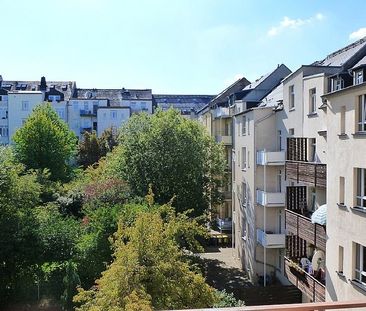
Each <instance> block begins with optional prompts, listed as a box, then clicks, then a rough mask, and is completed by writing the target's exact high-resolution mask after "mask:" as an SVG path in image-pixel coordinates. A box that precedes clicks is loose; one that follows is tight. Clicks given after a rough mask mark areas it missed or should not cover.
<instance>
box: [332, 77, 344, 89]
mask: <svg viewBox="0 0 366 311" xmlns="http://www.w3.org/2000/svg"><path fill="white" fill-rule="evenodd" d="M343 87H344V81H343V79H342V78H341V77H339V78H337V79H332V91H339V90H341V89H343Z"/></svg>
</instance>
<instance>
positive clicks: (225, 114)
mask: <svg viewBox="0 0 366 311" xmlns="http://www.w3.org/2000/svg"><path fill="white" fill-rule="evenodd" d="M212 115H213V117H214V118H215V119H218V118H230V110H229V107H217V108H216V109H214V110H213V113H212Z"/></svg>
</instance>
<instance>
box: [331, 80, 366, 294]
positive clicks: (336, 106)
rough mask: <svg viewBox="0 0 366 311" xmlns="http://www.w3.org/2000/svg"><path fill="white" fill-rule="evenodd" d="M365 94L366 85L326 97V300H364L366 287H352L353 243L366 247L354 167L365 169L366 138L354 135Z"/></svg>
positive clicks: (365, 223)
mask: <svg viewBox="0 0 366 311" xmlns="http://www.w3.org/2000/svg"><path fill="white" fill-rule="evenodd" d="M365 94H366V86H365V85H363V86H361V87H354V88H351V89H349V90H348V91H347V90H346V91H342V92H340V93H339V94H334V95H332V96H329V97H327V99H328V109H327V129H328V161H327V166H328V168H327V174H328V176H327V190H328V192H327V193H328V195H327V206H328V211H327V234H328V241H327V268H328V269H327V300H332V301H336V300H339V301H342V300H355V299H364V298H365V294H366V288H363V289H360V288H358V287H357V286H355V285H352V282H351V280H352V279H353V278H354V277H355V273H354V268H355V250H354V245H353V242H356V243H358V244H361V245H363V246H366V234H365V228H366V217H365V215H366V214H364V213H363V212H357V211H356V210H354V209H353V208H352V207H353V206H354V205H355V196H356V180H355V171H354V169H355V168H366V158H365V146H366V144H365V138H364V137H365V136H354V135H353V134H354V133H355V125H356V111H355V107H356V104H357V102H358V96H359V95H365ZM342 107H345V134H346V135H344V136H343V137H342V136H341V137H340V136H338V135H339V134H341V131H340V124H341V109H342ZM341 176H342V177H344V179H345V191H344V193H345V196H344V205H345V207H338V205H337V203H341V202H340V199H339V193H340V185H339V184H340V183H339V179H340V177H341ZM340 246H342V247H343V248H344V266H343V274H344V276H339V275H338V274H337V273H336V271H339V266H338V264H339V247H340ZM365 260H366V259H365Z"/></svg>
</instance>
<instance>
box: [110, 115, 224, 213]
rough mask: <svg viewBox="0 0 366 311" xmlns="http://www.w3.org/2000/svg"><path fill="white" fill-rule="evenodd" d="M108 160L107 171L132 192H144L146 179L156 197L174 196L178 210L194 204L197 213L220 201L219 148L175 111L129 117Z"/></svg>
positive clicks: (221, 167)
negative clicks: (123, 181)
mask: <svg viewBox="0 0 366 311" xmlns="http://www.w3.org/2000/svg"><path fill="white" fill-rule="evenodd" d="M108 161H109V163H110V165H109V166H110V167H109V172H110V173H111V174H117V175H119V176H120V177H121V178H122V179H123V180H126V181H127V182H128V184H129V185H130V187H131V191H132V193H133V194H134V195H137V196H140V197H141V196H143V195H144V194H145V193H146V191H147V189H148V187H149V185H150V184H151V185H152V187H153V191H154V194H155V200H156V202H157V203H159V204H164V203H165V202H168V201H169V200H170V199H171V198H173V197H174V202H173V205H174V206H175V207H176V210H177V212H181V211H184V210H186V209H193V210H194V214H195V215H202V214H203V213H204V212H205V211H207V209H208V208H209V207H210V206H211V205H212V204H215V203H218V202H219V200H220V196H219V191H218V188H219V186H220V185H221V183H222V179H220V178H219V177H220V176H222V175H223V174H224V169H225V160H224V152H223V148H222V146H221V145H219V144H216V143H215V142H214V140H213V139H212V138H211V137H210V136H209V135H208V134H207V133H206V131H205V129H204V128H203V127H202V126H201V125H200V124H199V123H198V122H196V121H193V120H188V119H186V118H184V117H182V116H181V115H180V114H179V112H178V111H176V110H173V109H170V110H168V111H164V112H163V111H157V112H156V113H155V114H153V115H147V114H140V115H135V116H133V117H132V118H130V120H129V121H128V122H127V124H125V125H124V126H123V127H122V128H121V130H120V136H119V146H118V147H116V148H115V149H114V151H113V152H112V155H111V156H110V157H109V158H108Z"/></svg>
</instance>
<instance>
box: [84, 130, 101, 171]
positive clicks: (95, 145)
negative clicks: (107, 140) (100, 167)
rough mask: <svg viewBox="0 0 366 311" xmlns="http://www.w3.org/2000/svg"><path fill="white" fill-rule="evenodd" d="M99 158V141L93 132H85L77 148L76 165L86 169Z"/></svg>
mask: <svg viewBox="0 0 366 311" xmlns="http://www.w3.org/2000/svg"><path fill="white" fill-rule="evenodd" d="M100 157H101V153H100V146H99V140H98V137H97V133H96V132H95V131H93V132H91V133H89V132H88V131H85V132H84V134H83V137H82V139H81V140H80V141H79V146H78V163H79V165H82V166H83V167H84V168H87V167H88V166H90V165H93V164H94V163H97V162H98V161H99V159H100Z"/></svg>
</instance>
